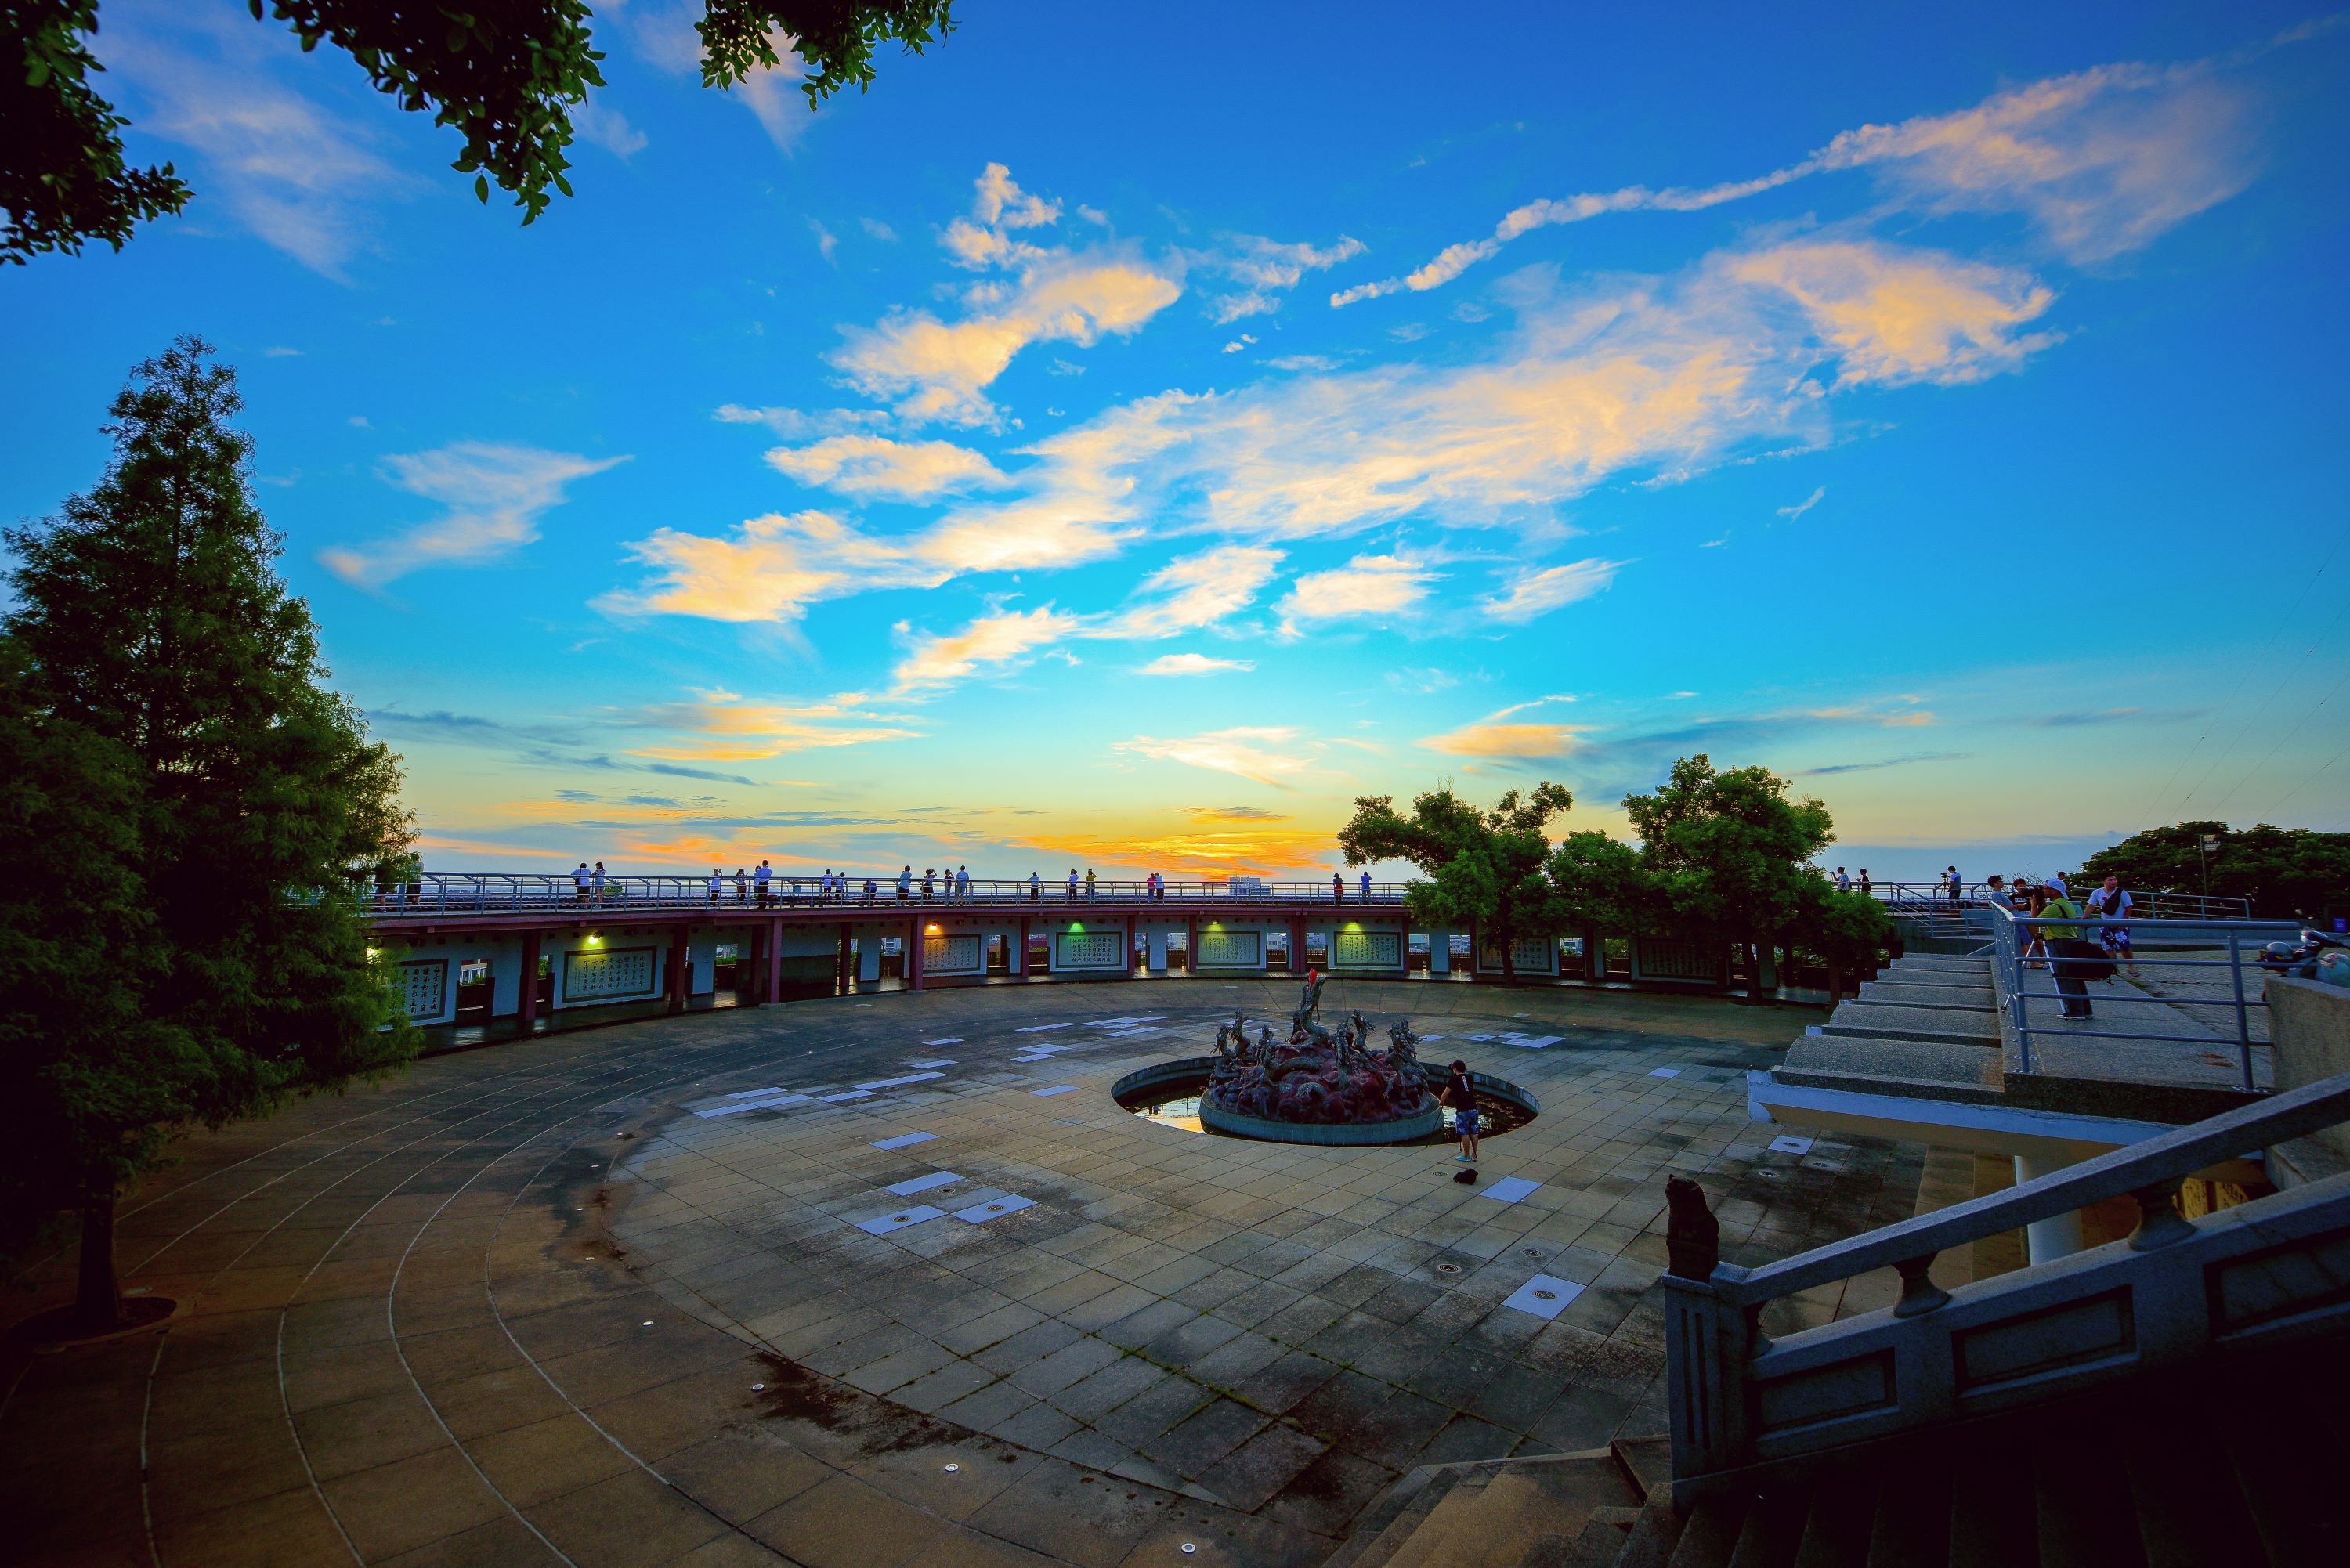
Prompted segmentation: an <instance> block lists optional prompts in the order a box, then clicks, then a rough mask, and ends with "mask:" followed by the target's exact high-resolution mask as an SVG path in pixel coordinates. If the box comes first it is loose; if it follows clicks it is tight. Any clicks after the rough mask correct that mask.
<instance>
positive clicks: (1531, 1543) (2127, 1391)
mask: <svg viewBox="0 0 2350 1568" xmlns="http://www.w3.org/2000/svg"><path fill="white" fill-rule="evenodd" d="M2345 1473H2350V1339H2345V1338H2342V1337H2338V1336H2337V1337H2334V1338H2330V1339H2326V1340H2321V1341H2316V1342H2310V1343H2304V1344H2303V1345H2297V1346H2294V1347H2292V1348H2291V1349H2290V1350H2289V1351H2287V1350H2280V1351H2279V1352H2274V1353H2271V1354H2269V1355H2264V1356H2262V1357H2259V1358H2257V1359H2255V1360H2253V1361H2251V1362H2236V1361H2231V1362H2229V1363H2226V1364H2222V1365H2220V1366H2210V1367H2204V1368H2199V1369H2197V1370H2196V1371H2194V1372H2193V1373H2191V1374H2188V1375H2182V1376H2172V1377H2167V1378H2162V1379H2146V1378H2138V1379H2132V1380H2130V1381H2128V1382H2126V1383H2122V1384H2119V1385H2116V1386H2108V1387H2106V1388H2104V1389H2101V1390H2099V1391H2097V1392H2095V1393H2094V1394H2091V1395H2087V1396H2084V1397H2075V1398H2073V1399H2070V1400H2065V1401H2062V1402H2058V1403H2054V1404H2050V1405H2043V1406H2038V1407H2032V1408H2028V1409H2024V1410H2018V1411H2012V1412H2010V1413H2007V1414H2004V1415H2001V1416H1996V1417H1985V1418H1983V1419H1980V1420H1976V1421H1970V1422H1966V1423H1963V1424H1960V1425H1957V1426H1951V1427H1943V1428H1932V1429H1929V1430H1928V1431H1924V1432H1920V1433H1918V1434H1916V1435H1914V1436H1911V1437H1908V1438H1899V1439H1895V1440H1889V1441H1882V1442H1877V1443H1870V1444H1866V1445H1862V1446H1859V1447H1856V1448H1850V1449H1836V1450H1832V1451H1830V1452H1828V1453H1825V1454H1822V1455H1817V1456H1814V1457H1813V1458H1812V1459H1809V1460H1807V1461H1804V1462H1803V1463H1801V1464H1796V1465H1787V1466H1782V1467H1778V1468H1776V1469H1773V1470H1770V1471H1767V1472H1759V1473H1758V1476H1757V1479H1755V1480H1752V1481H1748V1482H1746V1483H1744V1484H1735V1485H1725V1486H1724V1487H1723V1488H1722V1489H1721V1490H1716V1491H1714V1492H1711V1493H1710V1494H1708V1495H1706V1496H1703V1497H1701V1498H1700V1499H1699V1500H1697V1501H1694V1502H1693V1503H1691V1504H1690V1505H1689V1506H1687V1507H1682V1508H1676V1507H1674V1505H1673V1503H1672V1501H1671V1493H1670V1476H1669V1465H1668V1459H1667V1454H1666V1443H1665V1439H1663V1438H1644V1439H1638V1440H1632V1441H1626V1440H1620V1439H1619V1440H1618V1441H1617V1443H1615V1444H1614V1445H1613V1446H1612V1447H1610V1448H1608V1449H1596V1450H1593V1451H1591V1452H1589V1453H1582V1454H1565V1455H1559V1456H1556V1457H1553V1458H1545V1459H1518V1460H1496V1461H1491V1462H1488V1463H1483V1464H1466V1465H1438V1466H1430V1467H1426V1468H1424V1469H1420V1470H1416V1471H1414V1472H1412V1473H1411V1474H1410V1475H1409V1476H1406V1477H1405V1478H1404V1479H1403V1480H1400V1481H1399V1482H1398V1483H1397V1486H1396V1487H1395V1489H1393V1490H1391V1491H1390V1492H1389V1493H1388V1497H1387V1498H1385V1499H1383V1500H1382V1501H1381V1502H1380V1503H1379V1504H1378V1505H1375V1506H1374V1508H1373V1509H1372V1510H1371V1511H1370V1512H1369V1514H1367V1516H1366V1518H1365V1521H1364V1522H1363V1525H1362V1526H1361V1527H1360V1528H1359V1529H1358V1530H1357V1533H1356V1535H1355V1536H1354V1538H1353V1539H1352V1540H1350V1541H1349V1542H1347V1545H1346V1546H1345V1547H1344V1548H1342V1549H1341V1550H1340V1551H1339V1552H1338V1553H1337V1554H1336V1556H1334V1557H1332V1558H1331V1559H1330V1560H1329V1563H1328V1568H1503V1565H1505V1564H1508V1565H1518V1564H1523V1565H1525V1568H1895V1565H1901V1568H1910V1565H1918V1568H1923V1565H1928V1564H1931V1565H1936V1568H1944V1565H1946V1568H2032V1565H2033V1564H2038V1565H2039V1568H2206V1565H2209V1568H2219V1565H2221V1564H2225V1565H2227V1568H2256V1565H2260V1564H2267V1565H2269V1568H2311V1565H2316V1564H2337V1563H2350V1496H2345V1489H2344V1488H2343V1487H2342V1486H2341V1484H2340V1478H2341V1477H2342V1476H2343V1475H2344V1474H2345Z"/></svg>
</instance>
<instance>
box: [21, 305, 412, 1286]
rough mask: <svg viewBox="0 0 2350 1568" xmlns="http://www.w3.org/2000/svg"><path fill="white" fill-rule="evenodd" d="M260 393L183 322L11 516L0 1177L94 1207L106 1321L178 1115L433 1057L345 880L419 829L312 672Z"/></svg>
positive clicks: (92, 1256)
mask: <svg viewBox="0 0 2350 1568" xmlns="http://www.w3.org/2000/svg"><path fill="white" fill-rule="evenodd" d="M241 409H242V403H241V401H240V400H239V398H238V395H237V389H236V376H235V372H234V370H233V369H229V368H228V367H226V366H224V365H220V364H218V363H216V362H215V361H214V360H213V357H212V349H211V348H210V347H209V346H208V345H206V344H204V343H203V342H201V341H199V340H197V339H195V338H192V337H183V338H181V339H180V340H179V341H178V342H176V343H175V344H174V345H173V346H172V348H171V350H170V351H169V352H167V353H165V354H164V355H162V356H161V358H156V359H152V360H150V361H148V362H147V363H145V364H143V365H140V367H139V368H138V369H137V370H136V371H135V372H134V373H133V375H132V378H131V380H130V384H129V385H128V386H127V387H125V388H124V389H123V391H122V393H121V394H120V396H119V397H118V398H117V399H116V400H115V402H114V407H113V416H114V418H113V423H111V424H110V425H109V426H107V427H106V429H107V432H108V433H109V435H111V436H112V437H113V439H114V455H113V459H112V462H110V463H109V466H108V469H107V472H106V474H105V476H104V478H103V479H102V480H101V481H100V482H99V484H98V485H97V487H96V488H95V489H93V490H91V491H90V492H89V493H88V494H86V495H78V496H75V497H73V498H72V499H71V500H69V501H68V502H67V503H66V504H65V507H64V509H63V512H62V514H61V515H59V516H57V517H56V518H52V519H48V520H47V521H45V522H44V523H42V524H37V525H35V526H30V527H25V528H19V529H15V530H11V531H10V532H9V533H8V535H7V542H8V545H9V546H10V548H11V549H12V551H13V552H14V553H15V555H16V557H17V561H18V565H17V566H16V569H15V570H14V572H13V573H12V574H11V576H12V579H13V583H14V586H15V588H16V608H15V609H13V610H12V611H11V612H10V613H9V614H8V615H7V617H6V619H5V642H6V653H5V659H0V765H7V771H8V773H9V774H10V775H11V776H10V777H9V778H8V780H7V781H6V783H5V789H0V809H4V810H5V812H6V814H7V815H6V820H5V829H6V831H7V834H8V836H9V839H10V847H9V849H8V850H7V851H6V853H5V864H0V871H5V872H6V873H8V875H7V876H6V877H5V892H0V965H5V971H0V984H5V990H6V1001H5V1005H0V1031H5V1033H0V1084H5V1087H0V1116H5V1118H6V1122H7V1124H9V1125H8V1126H7V1128H6V1132H5V1136H0V1194H5V1196H6V1197H7V1198H8V1199H11V1201H9V1202H8V1203H7V1204H6V1206H5V1207H6V1208H7V1210H9V1212H10V1215H11V1218H12V1220H13V1221H14V1222H16V1223H17V1224H18V1225H19V1226H20V1227H21V1226H22V1224H23V1223H24V1222H25V1221H26V1220H27V1219H28V1217H31V1216H36V1215H42V1214H47V1213H49V1212H53V1211H55V1210H59V1209H73V1208H78V1210H80V1214H81V1221H82V1251H81V1279H80V1292H79V1296H78V1317H79V1320H80V1325H81V1326H82V1327H83V1328H84V1329H85V1330H88V1331H97V1330H100V1329H103V1328H104V1327H106V1326H108V1325H110V1324H113V1323H115V1322H116V1321H118V1320H119V1316H120V1291H119V1288H118V1284H117V1281H116V1277H115V1271H114V1257H113V1212H114V1201H115V1196H116V1194H117V1193H118V1192H119V1191H120V1189H121V1187H122V1185H123V1184H124V1183H125V1182H127V1181H129V1180H130V1179H132V1178H134V1177H135V1176H137V1175H138V1174H139V1172H140V1170H142V1169H144V1168H147V1167H148V1166H150V1165H151V1164H152V1163H153V1161H154V1160H155V1159H156V1158H158V1156H159V1155H160V1154H161V1149H162V1147H163V1144H164V1142H165V1140H166V1139H167V1138H168V1137H170V1135H171V1133H172V1131H173V1130H174V1129H175V1128H179V1127H185V1126H187V1125H190V1124H193V1123H203V1124H205V1125H209V1126H218V1125H220V1124H222V1123H224V1122H227V1121H231V1120H234V1119H236V1118H238V1117H243V1116H256V1115H262V1114H265V1113H266V1112H268V1111H269V1110H271V1109H273V1108H275V1107H276V1106H278V1105H279V1104H281V1103H282V1102H283V1101H284V1100H285V1099H286V1097H287V1096H291V1095H296V1094H304V1093H309V1092H312V1091H315V1090H319V1089H333V1088H338V1087H340V1086H341V1085H345V1084H347V1083H348V1082H349V1081H350V1080H351V1079H352V1078H353V1077H354V1076H356V1075H378V1074H381V1073H383V1072H386V1071H389V1070H390V1069H393V1068H396V1067H397V1066H399V1065H400V1064H402V1063H404V1062H405V1061H406V1060H407V1059H408V1058H409V1057H410V1056H411V1054H413V1053H414V1050H415V1043H416V1035H415V1032H414V1030H413V1029H412V1028H411V1027H410V1026H409V1025H408V1024H407V1023H406V1021H405V1019H404V1018H403V1017H402V1016H401V1015H400V1012H399V1010H398V1008H397V1005H396V1003H395V1001H394V998H393V996H392V993H391V991H390V987H389V986H388V985H387V983H386V980H385V976H384V974H383V972H382V969H381V966H380V962H379V961H377V960H376V959H375V958H374V957H373V956H372V955H371V954H370V952H369V948H368V940H367V931H366V929H365V927H364V925H363V924H362V922H361V920H360V918H359V911H358V909H357V907H356V904H355V902H354V901H353V900H352V899H351V898H349V897H348V888H349V887H350V884H351V882H352V880H353V879H354V878H355V877H365V876H368V875H369V874H371V873H372V871H373V870H374V868H376V867H379V866H381V865H384V864H386V863H388V862H390V861H391V860H393V859H394V858H396V857H399V856H400V853H401V852H402V851H403V850H404V849H405V848H406V846H407V845H408V842H409V839H410V836H411V835H410V827H409V819H408V817H407V815H406V814H405V813H404V812H403V811H402V809H401V808H400V800H399V789H400V769H399V759H398V758H397V757H396V756H394V755H393V754H392V753H390V751H389V750H387V749H386V748H385V747H384V746H383V745H381V744H380V743H379V742H373V741H370V740H369V738H368V734H367V730H366V726H365V723H364V722H363V721H362V720H361V718H360V717H359V712H358V711H357V710H356V709H354V708H353V707H352V705H351V704H350V703H349V702H348V701H347V700H345V699H344V698H342V697H340V696H338V695H337V694H336V693H334V692H333V691H329V690H328V689H327V688H326V687H324V686H323V685H322V684H321V682H322V680H324V678H325V676H326V674H327V671H326V670H325V669H324V668H323V667H322V666H321V665H320V663H319V661H318V649H317V634H316V631H315V629H314V628H313V627H312V625H311V621H310V616H309V610H308V607H307V606H306V605H305V604H304V603H303V602H302V601H301V600H300V599H297V598H295V597H292V596H291V595H289V594H288V593H287V592H286V587H285V585H284V584H283V583H282V582H280V581H279V580H278V578H277V576H276V572H275V570H274V567H273V562H274V560H275V558H276V556H277V554H278V552H279V549H280V542H279V539H278V536H277V535H276V534H275V533H273V532H272V531H271V530H270V528H269V526H268V524H266V523H265V521H264V520H263V518H262V515H261V513H260V511H259V509H258V508H257V507H256V506H255V504H254V497H253V493H252V489H251V485H250V483H249V480H248V472H247V460H248V458H249V456H250V454H251V451H252V442H251V441H250V440H249V439H248V438H247V437H246V436H244V434H243V433H242V432H240V431H237V430H235V429H234V426H233V425H232V423H231V421H234V419H235V417H236V416H237V414H238V413H239V412H240V410H241ZM8 982H19V983H8ZM0 1240H5V1238H0Z"/></svg>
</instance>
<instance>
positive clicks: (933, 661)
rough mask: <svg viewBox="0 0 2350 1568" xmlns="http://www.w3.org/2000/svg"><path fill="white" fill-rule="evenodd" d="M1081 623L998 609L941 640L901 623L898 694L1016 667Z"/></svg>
mask: <svg viewBox="0 0 2350 1568" xmlns="http://www.w3.org/2000/svg"><path fill="white" fill-rule="evenodd" d="M1081 624H1082V622H1081V621H1080V620H1079V618H1077V617H1076V616H1073V615H1064V614H1062V613H1061V612H1060V611H1058V610H1055V609H1054V608H1053V607H1051V606H1050V605H1047V606H1045V607H1044V608H1042V609H1033V610H998V611H995V612H993V613H992V614H989V615H984V616H982V617H980V618H978V619H976V620H974V621H972V623H971V624H970V625H969V626H967V627H965V628H962V630H961V631H958V632H951V633H948V634H946V635H945V636H935V637H934V636H929V635H915V634H913V633H911V632H910V629H909V628H907V627H906V626H905V625H904V624H903V623H902V622H901V623H900V624H899V628H898V629H899V633H900V635H903V636H906V637H907V638H908V639H909V642H908V648H907V652H906V657H905V658H904V659H900V660H899V663H898V668H897V671H896V675H897V681H898V687H899V691H906V690H910V689H918V688H920V687H925V686H938V685H943V684H946V683H947V682H950V681H954V680H962V679H963V678H964V677H966V676H969V675H972V674H975V673H977V672H978V671H979V670H981V669H982V668H983V667H985V668H1000V667H1002V666H1004V665H1008V664H1012V663H1014V662H1016V661H1017V660H1019V659H1022V658H1024V656H1026V655H1027V654H1030V653H1032V652H1035V650H1037V649H1041V648H1045V647H1049V646H1050V645H1051V644H1053V643H1055V642H1059V641H1061V640H1062V639H1065V638H1066V637H1067V636H1069V634H1070V633H1071V632H1073V631H1075V630H1076V629H1077V628H1078V627H1079V626H1080V625H1081Z"/></svg>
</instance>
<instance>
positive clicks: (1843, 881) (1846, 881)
mask: <svg viewBox="0 0 2350 1568" xmlns="http://www.w3.org/2000/svg"><path fill="white" fill-rule="evenodd" d="M1835 886H1836V891H1837V892H1839V893H1849V892H1851V891H1852V878H1851V877H1847V876H1846V875H1845V871H1844V867H1841V866H1839V867H1836V874H1835Z"/></svg>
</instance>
